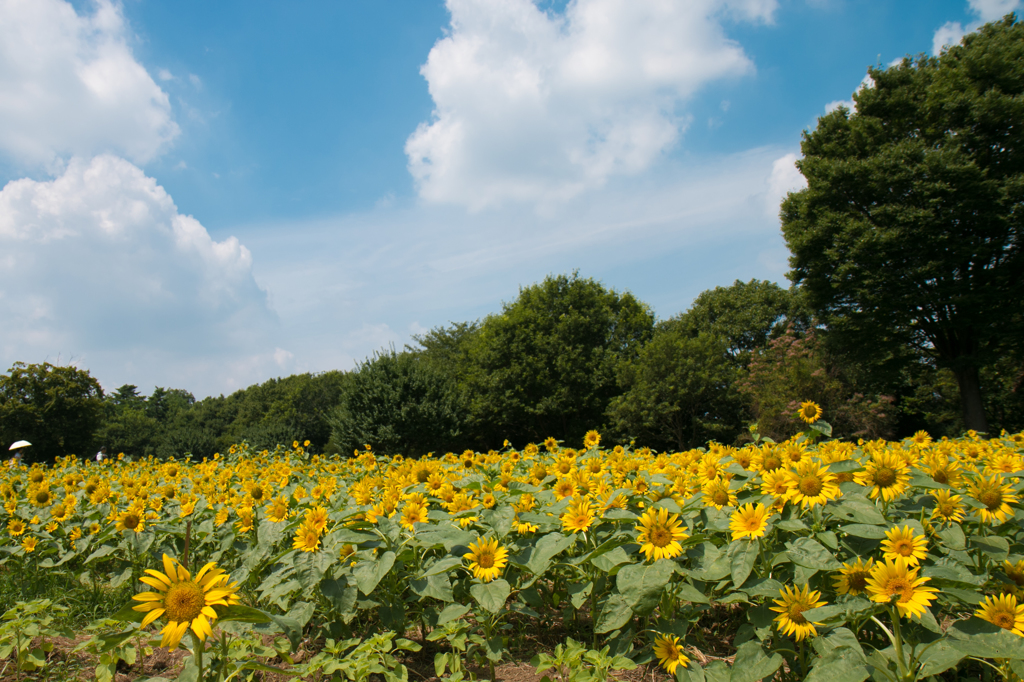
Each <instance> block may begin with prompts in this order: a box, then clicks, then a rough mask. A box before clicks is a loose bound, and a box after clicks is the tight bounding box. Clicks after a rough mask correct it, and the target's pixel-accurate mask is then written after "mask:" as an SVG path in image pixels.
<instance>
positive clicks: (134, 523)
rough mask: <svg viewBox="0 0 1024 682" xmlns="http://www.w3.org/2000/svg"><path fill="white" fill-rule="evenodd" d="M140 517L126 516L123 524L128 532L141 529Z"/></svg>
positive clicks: (135, 515) (134, 515)
mask: <svg viewBox="0 0 1024 682" xmlns="http://www.w3.org/2000/svg"><path fill="white" fill-rule="evenodd" d="M139 520H140V519H139V516H138V515H137V514H125V515H124V520H123V521H122V523H123V524H124V527H125V528H127V529H128V530H135V529H136V528H138V527H139Z"/></svg>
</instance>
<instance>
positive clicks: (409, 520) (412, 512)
mask: <svg viewBox="0 0 1024 682" xmlns="http://www.w3.org/2000/svg"><path fill="white" fill-rule="evenodd" d="M428 513H429V512H427V508H426V507H425V506H423V505H422V504H421V503H419V502H414V501H409V502H407V503H406V504H405V506H404V507H402V518H401V519H400V520H399V523H401V525H402V527H403V528H405V529H406V530H415V529H416V525H415V524H417V523H427V520H428V518H429V517H428Z"/></svg>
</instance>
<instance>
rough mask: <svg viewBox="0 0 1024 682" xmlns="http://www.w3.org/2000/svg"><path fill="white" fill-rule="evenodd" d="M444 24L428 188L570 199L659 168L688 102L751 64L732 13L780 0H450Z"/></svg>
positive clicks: (424, 163) (428, 130)
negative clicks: (729, 25) (556, 8)
mask: <svg viewBox="0 0 1024 682" xmlns="http://www.w3.org/2000/svg"><path fill="white" fill-rule="evenodd" d="M447 7H448V10H449V12H450V14H451V25H450V28H449V31H448V35H447V36H446V37H445V38H443V39H441V40H439V41H438V42H437V43H436V44H435V45H434V47H433V49H432V50H431V51H430V55H429V57H428V59H427V62H426V64H425V65H424V66H423V67H422V69H421V73H422V74H423V76H424V78H426V80H427V83H428V86H429V90H430V94H431V97H432V98H433V100H434V104H435V111H434V116H433V119H432V120H431V121H429V122H424V123H421V124H420V126H419V127H418V128H417V129H416V131H415V132H414V133H413V134H412V135H411V136H410V137H409V139H408V140H407V141H406V145H405V151H406V155H407V156H408V160H409V170H410V172H411V173H412V175H413V177H414V178H415V181H416V183H417V187H418V191H419V195H420V196H421V197H422V198H423V199H425V200H426V201H428V202H431V203H450V204H455V205H461V206H466V207H469V208H470V209H474V210H478V209H483V208H485V207H491V206H499V205H502V204H505V203H508V202H525V203H532V204H537V205H540V206H550V205H553V204H558V203H563V202H565V201H567V200H569V199H571V198H573V197H575V196H578V195H580V194H581V193H583V192H585V191H586V190H589V189H593V188H597V187H601V186H603V185H604V184H605V182H606V181H607V180H608V179H609V178H611V177H614V176H629V175H634V174H637V173H640V172H641V171H644V170H646V169H648V168H650V167H651V165H652V164H653V163H655V162H656V161H657V160H658V158H659V157H660V156H661V155H663V154H664V153H665V152H666V151H667V150H669V149H671V148H672V147H673V145H675V144H676V143H677V141H678V140H679V138H680V136H681V135H682V133H683V131H684V130H685V128H686V126H687V123H688V117H687V115H686V114H685V112H684V111H682V110H681V105H682V104H683V103H685V101H686V100H687V98H689V97H690V96H692V95H693V94H694V93H695V92H696V91H697V90H698V89H699V88H700V87H701V86H703V85H705V84H707V83H709V82H711V81H714V80H717V79H721V78H727V77H737V76H742V75H744V74H749V73H751V72H752V71H753V69H754V67H753V64H752V62H751V61H750V59H749V58H748V57H747V56H746V54H745V53H744V51H743V49H742V48H741V47H740V46H739V45H738V44H737V43H735V42H734V41H732V40H729V39H728V38H727V37H726V36H725V32H724V30H723V27H722V22H723V20H725V19H729V20H744V21H765V22H767V21H771V19H772V16H773V13H774V11H775V7H776V3H775V2H774V0H743V1H735V2H720V1H717V0H686V1H685V2H673V1H670V0H659V1H657V2H634V1H633V0H573V1H572V2H570V3H569V4H568V6H567V7H566V9H565V11H564V13H555V12H546V11H543V10H541V9H540V8H538V7H537V6H536V5H535V4H534V3H533V2H532V1H531V0H448V2H447Z"/></svg>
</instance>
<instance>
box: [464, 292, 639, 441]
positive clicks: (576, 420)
mask: <svg viewBox="0 0 1024 682" xmlns="http://www.w3.org/2000/svg"><path fill="white" fill-rule="evenodd" d="M653 331H654V315H653V314H652V312H651V310H650V308H649V307H648V306H647V305H646V304H644V303H642V302H641V301H638V300H637V299H636V298H634V297H633V295H632V294H630V293H618V292H616V291H612V290H609V289H606V288H605V287H604V286H603V285H602V284H600V283H599V282H596V281H594V280H592V279H584V278H581V277H579V276H578V275H577V274H576V273H573V274H571V275H559V276H552V277H547V278H546V279H544V281H543V282H540V283H538V284H534V285H532V286H530V287H527V288H524V289H521V290H520V292H519V297H518V298H517V299H516V300H515V301H513V302H512V303H509V304H506V305H505V306H504V307H503V310H502V312H501V314H499V315H491V316H488V317H487V318H486V319H485V320H484V321H483V324H482V325H481V327H480V329H479V332H477V333H476V335H475V339H474V342H473V344H472V345H471V348H470V351H469V357H470V362H471V365H472V366H471V370H470V372H471V375H470V377H469V379H468V380H467V384H468V389H469V390H468V394H469V404H470V405H471V408H470V409H471V411H472V415H473V419H474V421H475V425H474V426H475V429H476V430H477V432H478V433H481V434H484V435H485V436H486V437H487V438H488V439H489V440H490V441H491V442H496V443H501V441H502V439H504V438H508V439H510V440H512V441H513V442H517V441H518V442H522V441H524V440H527V441H538V440H543V439H544V438H546V437H547V436H554V437H556V438H559V439H565V440H569V441H575V442H579V441H580V440H581V439H582V438H583V435H584V434H585V433H586V432H587V431H588V430H589V429H594V428H599V427H600V426H601V425H602V424H603V422H604V419H605V410H606V409H607V408H608V404H609V402H610V401H611V399H612V398H614V397H615V396H616V395H618V394H619V387H618V383H617V380H616V369H617V367H618V365H619V363H620V362H621V361H622V360H624V359H632V358H635V357H636V355H637V353H638V352H639V350H640V348H641V347H642V346H643V344H644V343H645V342H646V341H647V340H648V339H650V338H651V336H652V334H653Z"/></svg>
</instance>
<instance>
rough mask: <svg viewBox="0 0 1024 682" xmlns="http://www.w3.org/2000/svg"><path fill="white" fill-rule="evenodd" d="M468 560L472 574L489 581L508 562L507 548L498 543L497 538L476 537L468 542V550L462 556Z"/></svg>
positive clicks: (496, 575)
mask: <svg viewBox="0 0 1024 682" xmlns="http://www.w3.org/2000/svg"><path fill="white" fill-rule="evenodd" d="M462 558H463V559H466V560H467V561H469V570H471V571H472V572H473V576H474V577H476V578H479V579H480V580H482V581H484V582H485V583H489V582H491V581H492V580H494V579H495V578H497V577H498V576H500V575H501V571H502V570H503V569H504V568H505V565H506V564H507V563H508V550H507V549H505V548H504V547H501V546H499V545H498V541H497V540H484V539H483V538H477V540H476V542H471V543H469V552H467V553H466V554H464V555H463V556H462Z"/></svg>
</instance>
